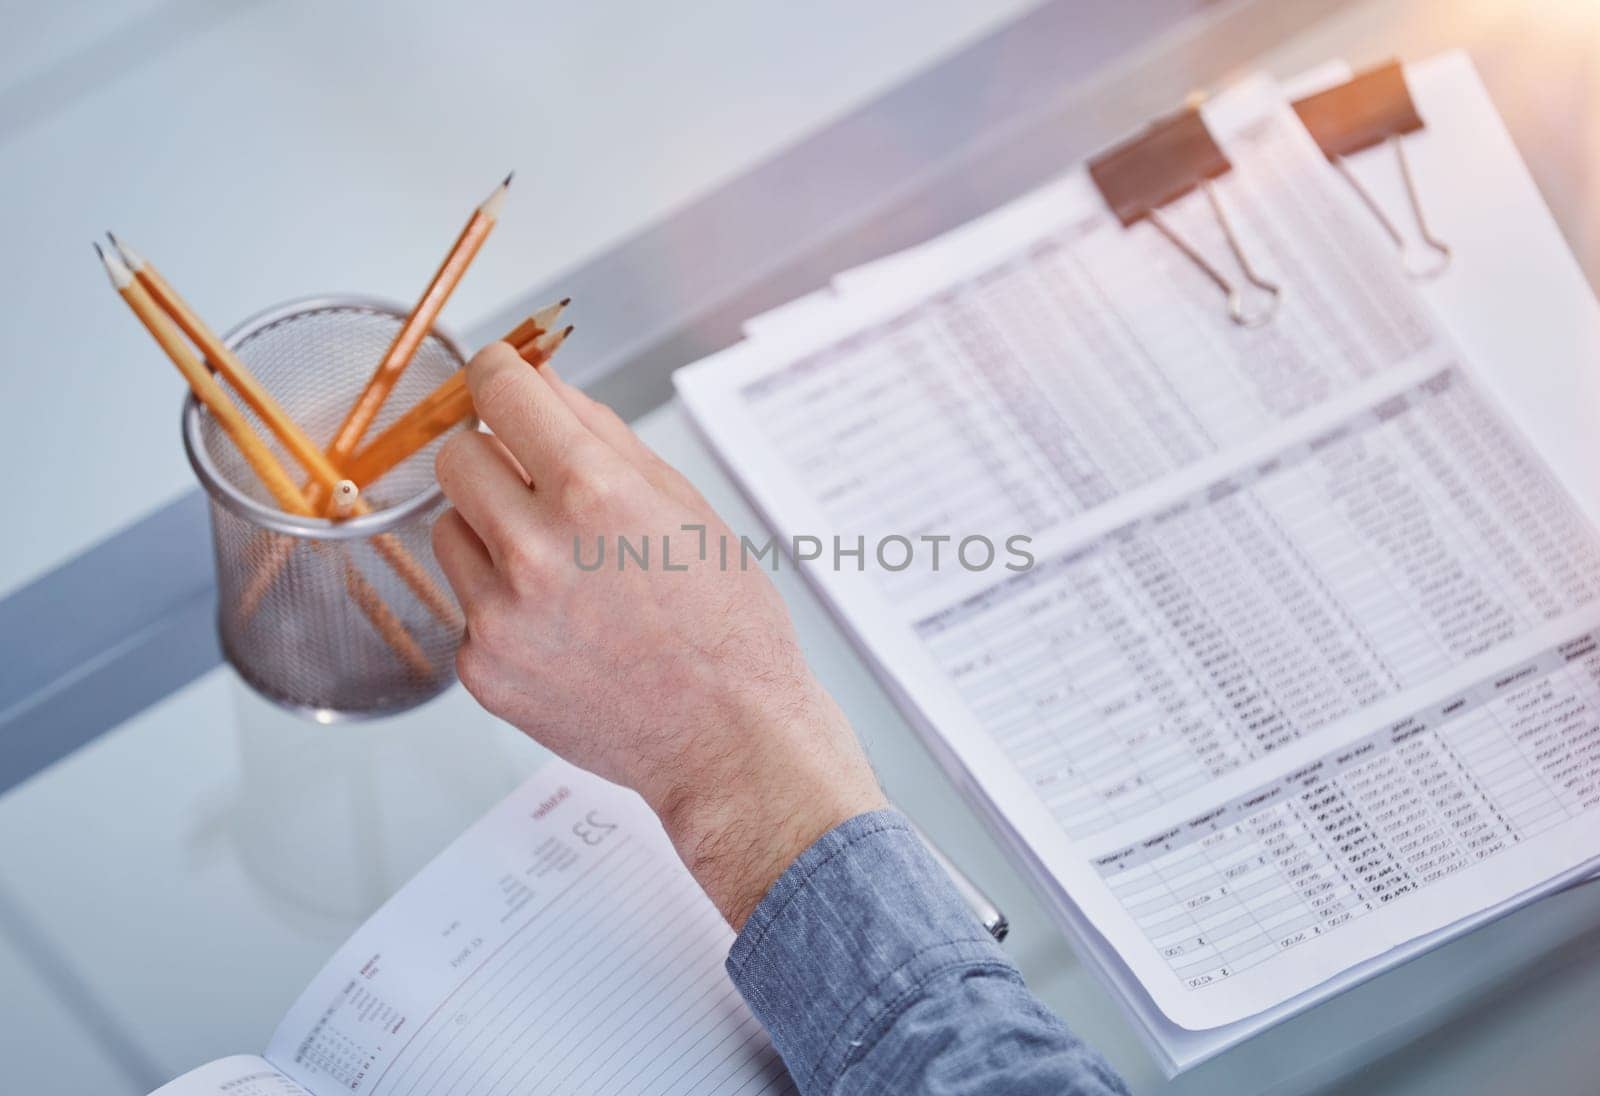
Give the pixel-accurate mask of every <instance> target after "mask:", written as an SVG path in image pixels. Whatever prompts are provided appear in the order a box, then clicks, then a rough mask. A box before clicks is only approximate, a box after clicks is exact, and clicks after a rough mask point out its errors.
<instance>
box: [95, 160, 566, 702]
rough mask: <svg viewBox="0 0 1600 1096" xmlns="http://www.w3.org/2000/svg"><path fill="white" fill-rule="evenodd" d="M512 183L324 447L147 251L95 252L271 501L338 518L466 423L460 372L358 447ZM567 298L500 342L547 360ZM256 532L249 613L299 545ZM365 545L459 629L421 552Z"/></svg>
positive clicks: (455, 252)
mask: <svg viewBox="0 0 1600 1096" xmlns="http://www.w3.org/2000/svg"><path fill="white" fill-rule="evenodd" d="M510 181H511V178H510V176H507V178H506V179H505V181H503V182H502V183H501V184H500V185H499V186H498V187H496V188H495V190H494V192H493V193H491V195H490V196H489V198H488V199H486V200H485V201H484V202H483V203H481V204H480V205H479V206H478V207H477V208H476V209H475V210H474V212H473V214H472V216H471V217H470V218H469V219H468V221H467V224H466V226H465V227H464V228H463V229H462V231H461V233H460V234H459V236H458V237H457V239H456V241H455V244H454V246H453V247H452V248H451V250H450V252H449V254H448V255H447V256H446V258H445V260H444V262H443V263H441V264H440V267H439V269H438V270H437V271H436V272H435V274H434V276H433V278H432V279H431V281H430V282H429V284H428V287H427V289H426V290H425V291H424V293H423V295H422V297H421V298H420V299H419V300H418V302H417V304H416V305H415V306H414V307H413V308H412V310H411V312H410V313H409V314H408V315H407V316H406V318H405V320H404V322H403V323H401V325H400V327H399V329H398V331H397V332H396V334H395V336H394V338H393V340H392V342H391V343H390V345H389V346H388V348H387V350H386V352H385V354H384V356H383V358H382V359H381V360H380V361H379V362H378V363H377V364H376V366H375V367H374V369H373V372H372V374H371V376H370V377H369V379H368V381H367V383H366V384H365V386H364V387H363V388H362V390H361V393H360V395H359V396H358V397H357V398H356V400H355V401H354V403H353V404H352V405H351V407H350V408H349V409H348V410H347V411H346V413H345V414H344V417H343V419H342V420H341V422H340V425H339V428H338V430H337V431H336V432H335V434H334V436H333V438H332V439H331V441H330V442H329V443H328V444H327V445H326V446H325V447H324V446H321V445H318V444H317V443H316V442H315V441H314V440H313V439H312V438H311V437H310V436H309V435H308V434H307V433H306V432H305V431H304V430H303V429H302V428H301V427H300V426H299V424H298V423H296V421H295V420H294V419H293V418H292V417H291V416H290V415H289V414H288V413H287V412H285V410H284V409H283V407H282V406H281V405H280V404H279V403H278V402H277V400H276V399H275V398H274V397H273V395H272V394H271V393H270V392H269V391H268V390H267V388H266V387H265V386H264V385H262V384H261V383H260V382H259V381H258V380H257V378H256V377H255V376H254V375H253V374H252V373H251V372H250V371H249V370H248V369H247V368H246V367H245V365H244V363H243V362H242V361H241V360H240V359H239V357H238V356H237V355H236V354H235V353H234V352H233V351H232V350H231V349H229V347H228V346H227V345H226V344H224V343H223V342H222V340H221V339H219V338H218V337H217V336H216V335H215V334H214V333H213V332H212V330H211V329H210V328H209V327H208V326H207V325H206V324H205V323H204V321H202V320H201V319H200V317H199V316H198V314H197V313H196V312H195V311H194V310H193V309H192V308H191V307H190V306H189V305H188V303H187V302H186V301H184V300H183V298H182V297H181V296H180V295H179V294H178V293H177V291H176V290H175V289H174V288H173V287H172V285H171V284H170V283H169V282H168V281H167V280H166V278H164V277H163V276H162V275H161V273H160V272H159V271H157V270H156V269H155V267H154V266H153V265H152V264H150V263H149V262H148V261H146V260H145V259H144V257H143V256H141V255H139V254H138V253H137V252H135V251H134V250H133V249H132V248H131V247H129V246H128V245H126V244H125V243H123V242H122V241H121V240H118V239H117V238H116V237H115V236H112V237H111V242H112V244H113V246H114V248H115V253H107V252H106V251H105V250H104V249H102V248H101V247H100V246H99V245H98V244H96V245H95V250H96V252H97V253H98V254H99V255H100V258H101V261H102V263H103V264H104V265H105V267H106V271H107V273H108V275H109V276H110V278H111V280H112V284H113V285H114V286H115V288H116V289H117V291H118V293H119V294H120V295H121V296H122V297H123V299H124V301H125V302H126V303H127V304H128V306H129V308H130V309H131V310H132V311H133V312H134V314H135V315H136V316H137V317H138V319H139V320H140V322H141V323H142V324H143V325H144V326H145V328H146V329H147V330H148V331H149V332H150V334H151V335H152V337H153V338H154V339H155V340H156V342H157V344H158V345H160V346H161V348H162V349H163V351H164V352H165V353H166V354H167V356H168V357H169V358H170V359H171V360H172V362H173V363H174V365H176V366H177V367H178V369H179V372H180V373H181V374H182V375H183V377H184V379H185V380H186V381H187V382H188V384H189V386H190V389H191V390H192V391H193V393H194V395H195V398H196V400H197V401H198V402H199V403H200V405H201V406H202V407H204V409H205V411H206V413H207V414H208V415H209V416H210V418H211V419H212V420H213V421H214V422H215V424H216V426H217V428H218V429H219V430H220V432H221V434H222V435H223V436H225V437H226V438H227V439H228V441H229V442H231V444H232V445H233V446H234V447H235V448H236V449H237V450H238V453H239V455H240V456H241V457H242V458H243V461H244V464H245V466H246V467H247V468H248V469H249V472H250V473H251V474H252V475H254V476H255V478H256V479H258V480H259V481H260V483H261V485H262V486H263V487H264V488H265V489H266V492H267V494H268V496H269V497H270V498H271V500H272V502H273V504H274V505H276V506H277V507H278V508H279V509H280V510H282V511H283V512H284V513H286V514H289V515H293V516H295V517H297V518H320V519H325V520H331V521H333V522H335V523H337V522H340V521H343V520H345V519H348V518H352V517H360V516H364V515H368V514H372V513H374V512H376V511H375V508H374V506H373V505H372V502H371V500H370V499H368V498H367V497H366V495H365V493H364V492H365V489H366V488H368V487H370V486H371V485H372V484H374V483H376V482H377V481H378V480H379V479H381V478H382V477H383V476H384V475H385V474H386V473H387V472H389V471H390V470H392V469H394V468H395V467H397V466H398V465H400V464H402V463H404V462H405V461H406V460H407V459H408V458H410V457H411V456H413V455H415V454H416V453H418V452H419V451H420V450H421V449H423V448H424V447H426V446H427V445H428V444H430V443H431V442H432V441H433V440H435V439H436V438H438V437H440V436H441V435H442V434H444V433H446V432H448V431H449V430H451V429H453V428H455V427H456V426H458V425H460V424H462V423H465V422H468V421H470V419H471V415H472V407H471V401H470V397H467V396H465V386H464V385H462V384H461V383H460V376H459V373H458V375H457V376H455V377H451V378H449V379H447V380H446V381H445V382H444V383H443V384H441V385H440V386H439V387H438V388H437V389H436V390H435V391H434V392H432V393H430V394H429V395H428V396H427V397H425V398H424V399H423V400H422V401H420V402H419V404H418V405H417V407H415V408H413V409H411V410H410V411H408V412H407V413H405V414H403V415H402V416H400V418H399V419H398V420H397V421H396V422H395V423H394V424H393V425H391V426H390V427H389V428H388V429H387V430H385V431H384V432H382V433H381V434H380V435H379V436H378V437H377V438H376V439H374V441H373V442H372V443H371V444H368V445H366V446H365V447H362V446H361V442H362V440H363V436H364V435H365V433H366V432H367V430H368V429H369V428H370V427H371V425H372V423H373V422H374V421H375V420H376V419H377V417H378V415H379V414H380V412H381V410H382V408H383V406H384V403H385V402H386V400H387V399H388V397H389V395H390V394H391V393H392V392H393V391H394V388H395V385H396V382H397V381H398V380H399V379H400V377H401V376H402V374H403V373H404V371H405V370H406V368H407V367H408V366H409V365H410V364H411V362H412V360H413V358H414V357H415V356H416V354H417V352H418V350H419V348H420V347H421V346H422V345H423V344H424V342H425V341H426V339H427V337H428V335H429V332H430V331H431V330H432V326H433V323H434V321H435V319H436V318H437V316H438V314H439V312H440V310H441V309H442V308H443V306H444V304H445V302H446V301H447V300H448V298H449V296H450V294H451V292H452V291H453V290H454V289H455V286H456V285H457V284H458V283H459V282H460V279H461V277H462V276H463V274H464V273H465V272H466V270H467V268H468V266H469V265H470V263H471V261H472V259H473V257H474V256H475V255H476V254H477V251H478V250H479V249H480V248H481V247H482V245H483V242H484V240H485V239H486V238H487V236H488V234H489V232H490V231H491V230H492V228H493V227H494V224H495V222H496V220H497V218H498V215H499V211H500V207H501V205H502V204H503V202H504V198H505V193H506V188H507V186H508V185H509V183H510ZM108 235H110V234H109V233H108ZM567 303H568V302H567V301H565V300H563V301H561V302H560V303H559V304H556V305H551V306H549V307H547V308H545V309H542V310H540V312H538V313H536V314H535V315H533V316H530V317H529V318H528V319H527V320H525V321H524V322H523V323H522V324H520V325H518V327H517V328H516V329H515V330H513V331H512V332H509V333H508V334H507V336H506V337H505V341H507V342H509V343H510V344H511V346H512V348H513V349H514V350H516V351H517V353H518V354H520V355H521V356H522V357H523V359H524V360H525V361H527V362H528V363H530V364H532V365H534V366H535V367H537V366H538V365H540V364H542V363H543V362H544V361H547V360H548V359H549V357H550V356H551V355H552V354H553V353H554V352H555V350H556V349H557V348H558V347H559V346H560V345H561V343H562V341H563V340H564V339H565V338H566V336H567V335H568V334H569V333H570V332H571V328H570V327H568V328H566V329H564V330H561V331H552V330H551V327H552V325H553V323H554V321H555V320H556V318H557V317H558V316H559V314H560V312H561V310H562V308H563V307H565V305H566V304H567ZM197 351H198V353H197ZM458 360H459V359H458ZM308 366H314V363H308ZM235 400H238V401H240V402H242V403H243V404H244V405H245V406H246V407H248V409H249V410H250V411H251V412H252V413H253V414H254V415H255V416H256V418H257V419H258V420H259V422H260V423H261V424H262V426H264V427H265V429H266V430H267V431H268V432H269V433H270V434H271V436H272V438H273V439H274V440H276V441H277V443H278V444H279V445H281V446H282V451H283V452H285V453H286V454H287V455H288V456H290V457H291V458H292V459H293V460H294V461H295V462H296V463H298V464H299V465H300V466H301V468H302V469H303V470H304V472H305V474H306V475H307V477H308V479H307V480H306V482H305V483H304V484H299V483H296V481H295V480H294V478H293V477H292V476H291V475H290V474H289V472H288V470H287V469H286V468H285V467H284V466H283V464H282V463H281V462H280V461H279V459H278V457H277V455H276V454H275V453H274V452H273V451H272V449H271V448H270V447H269V446H268V445H267V443H266V442H265V440H264V439H263V438H262V437H261V436H260V435H259V434H257V433H256V431H255V429H254V427H253V426H252V425H251V422H250V420H249V419H248V418H247V417H246V416H245V415H244V413H243V412H242V411H241V410H240V407H239V406H238V404H237V403H236V402H235ZM347 466H348V467H354V468H357V469H358V470H359V471H360V473H361V478H360V479H359V480H358V479H357V478H356V477H355V476H352V475H351V474H350V473H349V471H348V470H347ZM260 536H262V537H263V538H268V539H270V541H271V543H270V548H269V550H267V551H265V552H260V551H257V552H255V553H254V554H255V555H257V556H258V557H259V563H258V565H257V569H256V573H255V574H254V575H252V576H251V580H250V582H249V583H248V584H247V585H246V586H245V587H244V589H243V591H242V595H241V596H240V598H239V602H240V604H239V605H238V606H236V610H235V611H237V612H239V613H240V614H241V617H242V619H243V620H244V621H246V622H248V620H249V619H250V618H251V617H252V616H253V615H254V613H255V609H256V606H257V605H259V604H260V601H261V599H262V598H263V597H264V596H265V594H266V591H267V590H268V589H269V588H270V587H271V586H272V585H273V584H274V582H276V581H277V580H278V579H279V577H280V575H281V573H282V571H283V569H284V567H285V566H286V565H287V563H288V561H289V560H290V558H291V557H292V555H293V553H294V550H295V548H296V547H297V545H298V544H299V543H301V541H300V540H299V539H298V538H294V537H290V536H286V535H284V534H281V533H269V532H266V531H265V530H263V531H262V532H261V533H260ZM364 543H370V544H371V546H372V548H373V550H374V552H375V554H376V556H377V557H378V558H379V559H381V560H382V561H383V563H384V564H386V565H387V566H388V567H389V568H390V569H392V570H393V571H394V573H395V574H396V576H398V577H399V578H400V579H401V580H402V582H403V583H404V587H405V590H404V591H401V592H402V593H407V592H408V593H409V596H411V597H414V598H415V600H416V602H417V603H418V604H419V605H420V606H421V607H423V608H424V609H426V610H427V612H428V613H429V614H431V615H432V616H433V617H434V618H436V619H437V620H438V621H439V622H440V625H442V626H444V627H446V628H448V629H450V630H451V631H452V633H453V634H456V635H457V636H459V633H460V629H461V615H460V610H459V608H458V607H457V606H456V604H455V602H454V601H453V599H451V598H450V597H449V596H448V595H447V594H446V593H445V592H444V591H443V590H442V589H441V588H440V586H439V584H438V583H437V582H436V581H435V580H434V578H433V575H432V574H431V573H430V568H429V567H427V566H425V565H424V564H423V563H422V562H421V561H419V560H418V559H417V558H416V557H415V555H414V554H413V552H412V551H411V550H408V549H407V547H406V546H405V544H403V543H402V542H401V540H400V538H399V537H397V536H395V535H394V534H392V533H387V532H381V533H376V534H373V535H371V536H370V538H369V539H368V540H367V541H365V542H364ZM311 545H312V547H313V548H315V549H316V550H317V553H318V554H320V555H323V556H325V557H331V556H337V557H338V564H337V565H338V567H339V570H340V573H341V574H342V575H343V579H342V585H343V588H344V591H345V593H346V595H347V596H348V598H349V599H350V601H351V603H352V604H354V605H355V606H356V607H357V608H358V609H359V610H360V613H361V615H362V616H363V617H365V618H366V620H367V621H368V622H369V623H370V624H371V626H372V628H373V629H374V631H376V633H377V634H378V635H379V636H380V637H381V638H382V640H383V641H384V643H385V644H386V645H387V646H388V647H389V649H390V650H391V651H392V652H393V653H394V656H395V657H396V658H397V659H398V660H399V662H400V663H401V664H402V665H403V666H405V667H406V669H407V671H408V672H409V673H410V674H411V675H413V676H415V677H417V678H428V677H430V676H437V674H438V671H439V665H438V662H437V659H436V658H435V659H430V658H429V656H428V654H427V653H426V652H425V651H424V650H423V649H422V647H421V646H420V645H419V644H418V643H417V641H416V640H415V639H414V638H413V636H412V633H411V630H410V629H408V627H407V621H408V619H411V622H412V627H415V626H416V620H415V619H414V618H410V617H409V614H408V613H407V612H406V611H405V610H404V609H403V608H402V611H400V612H396V610H395V608H394V607H393V606H392V605H391V604H389V603H388V602H386V601H385V599H384V597H383V596H382V595H381V594H380V593H379V591H378V590H377V589H376V588H375V587H374V586H373V585H372V584H371V583H370V582H369V581H368V580H367V579H366V578H365V576H364V575H362V573H361V570H360V568H359V566H357V564H356V562H355V559H354V558H353V557H352V556H351V555H350V554H349V553H348V552H347V550H346V547H345V546H344V545H343V544H341V543H339V542H333V541H317V540H313V541H311ZM424 550H426V549H424ZM395 589H396V590H398V588H395ZM395 604H398V603H395ZM440 625H434V626H433V627H439V626H440Z"/></svg>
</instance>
